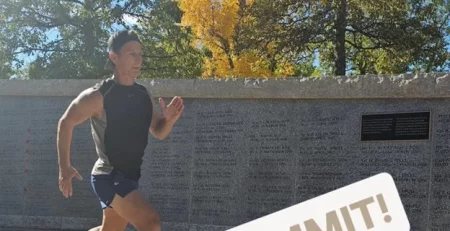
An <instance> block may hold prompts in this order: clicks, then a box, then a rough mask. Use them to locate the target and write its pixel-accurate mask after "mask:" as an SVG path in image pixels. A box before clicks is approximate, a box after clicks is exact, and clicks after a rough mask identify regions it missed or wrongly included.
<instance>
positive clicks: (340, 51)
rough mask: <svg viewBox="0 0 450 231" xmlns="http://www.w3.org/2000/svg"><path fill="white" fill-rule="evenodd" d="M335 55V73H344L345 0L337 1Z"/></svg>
mask: <svg viewBox="0 0 450 231" xmlns="http://www.w3.org/2000/svg"><path fill="white" fill-rule="evenodd" d="M335 26H336V47H335V48H336V50H335V52H336V55H335V68H336V69H335V73H334V74H335V75H345V69H346V54H345V30H346V27H347V0H340V1H339V3H338V13H337V17H336V25H335Z"/></svg>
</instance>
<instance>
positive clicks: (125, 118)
mask: <svg viewBox="0 0 450 231" xmlns="http://www.w3.org/2000/svg"><path fill="white" fill-rule="evenodd" d="M108 48H109V61H108V64H109V65H111V66H112V68H113V69H114V74H113V76H112V77H111V78H108V79H106V80H103V81H101V82H100V83H98V84H96V85H95V86H93V87H90V88H88V89H85V90H84V91H83V92H81V93H80V94H79V95H78V96H77V97H76V98H75V99H74V100H73V101H72V102H71V104H70V105H69V106H68V108H67V110H66V111H65V112H64V114H63V115H62V117H61V119H60V120H59V122H58V135H57V148H58V164H59V189H60V191H61V192H62V194H63V195H64V196H65V197H66V198H68V197H70V196H72V193H73V189H72V178H73V177H76V178H77V179H79V180H82V177H81V175H80V174H79V173H78V171H77V170H76V169H75V168H74V167H72V165H71V162H70V144H71V141H72V131H73V129H74V127H75V126H77V125H79V124H82V123H83V122H84V121H86V120H87V119H90V122H91V129H92V136H93V139H94V142H95V147H96V151H97V154H98V160H97V161H96V162H95V164H94V167H93V169H92V172H91V184H92V187H93V190H94V192H95V193H96V195H97V197H98V198H99V200H100V204H101V207H102V209H103V221H102V225H101V226H98V227H96V228H93V229H91V230H98V231H115V230H118V231H119V230H120V231H123V230H125V228H126V227H127V225H128V223H131V224H132V225H133V226H134V227H135V228H137V229H138V230H139V231H160V230H161V225H160V220H159V215H158V214H157V212H156V211H155V210H154V209H153V208H152V206H151V205H150V203H149V202H147V201H146V199H145V198H144V197H143V195H142V194H141V193H140V192H139V190H138V181H139V179H140V177H141V164H142V162H143V160H142V158H143V155H144V151H145V149H146V147H147V141H148V136H149V133H151V134H152V135H153V136H154V137H155V138H157V139H159V140H163V139H165V138H166V137H167V136H168V135H169V134H170V132H171V130H172V127H173V125H174V124H175V122H176V121H177V120H178V119H179V117H180V115H181V114H182V112H183V110H184V105H183V100H182V99H181V98H180V97H174V98H173V99H172V101H171V102H170V103H169V104H168V105H167V106H166V105H165V102H164V100H163V99H161V98H160V99H159V103H160V106H161V109H162V115H161V114H160V113H158V112H157V111H156V109H155V101H154V100H153V99H152V97H151V96H150V94H149V93H148V92H147V89H146V88H145V87H144V86H142V85H140V84H138V83H136V82H135V79H136V78H137V77H138V76H139V74H140V72H141V65H142V48H141V42H140V40H139V37H138V35H137V34H136V33H135V32H134V31H128V30H125V31H122V32H119V33H116V34H114V35H113V36H111V38H110V39H109V41H108Z"/></svg>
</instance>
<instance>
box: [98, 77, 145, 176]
mask: <svg viewBox="0 0 450 231" xmlns="http://www.w3.org/2000/svg"><path fill="white" fill-rule="evenodd" d="M94 88H96V89H99V91H100V92H101V94H102V95H103V109H104V113H103V114H104V116H103V118H102V119H100V120H99V119H97V118H96V119H93V120H91V121H92V130H93V136H94V141H95V143H96V147H97V152H98V155H99V160H98V161H97V163H96V165H95V166H94V170H93V174H102V173H110V172H111V171H112V170H113V169H114V170H117V171H120V172H122V173H123V174H124V175H125V177H126V178H129V179H132V180H138V179H139V178H140V177H141V165H142V162H143V160H142V158H143V156H144V152H145V149H146V147H147V144H148V136H149V132H150V131H149V128H150V123H151V120H152V112H153V110H152V109H153V107H152V101H151V99H150V95H149V93H148V91H147V89H146V88H145V87H144V86H142V85H140V84H138V83H134V85H132V86H125V85H120V84H118V83H116V82H115V81H114V80H113V79H112V78H109V79H106V80H104V81H102V82H101V83H99V84H97V85H96V86H95V87H94Z"/></svg>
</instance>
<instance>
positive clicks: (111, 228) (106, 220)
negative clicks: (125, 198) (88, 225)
mask: <svg viewBox="0 0 450 231" xmlns="http://www.w3.org/2000/svg"><path fill="white" fill-rule="evenodd" d="M127 225H128V221H127V220H125V219H124V218H123V217H121V216H119V214H117V213H116V211H114V209H111V208H106V209H104V210H103V222H102V225H101V226H97V227H95V228H92V229H90V230H89V231H124V230H125V229H126V228H127Z"/></svg>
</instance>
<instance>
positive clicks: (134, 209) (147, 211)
mask: <svg viewBox="0 0 450 231" xmlns="http://www.w3.org/2000/svg"><path fill="white" fill-rule="evenodd" d="M111 206H112V207H113V208H114V210H115V211H116V212H117V214H118V215H120V216H121V217H123V218H124V219H125V220H127V221H129V222H130V223H131V224H132V225H133V226H134V227H135V228H136V229H137V230H138V231H161V224H160V220H159V215H158V214H157V212H156V211H155V210H154V209H153V208H152V206H151V205H150V203H149V202H147V200H146V199H145V198H144V197H143V196H142V194H141V193H140V192H139V190H134V191H132V192H130V193H129V194H128V195H127V196H125V198H122V197H120V196H119V195H117V194H116V196H115V197H114V200H113V201H112V203H111Z"/></svg>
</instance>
